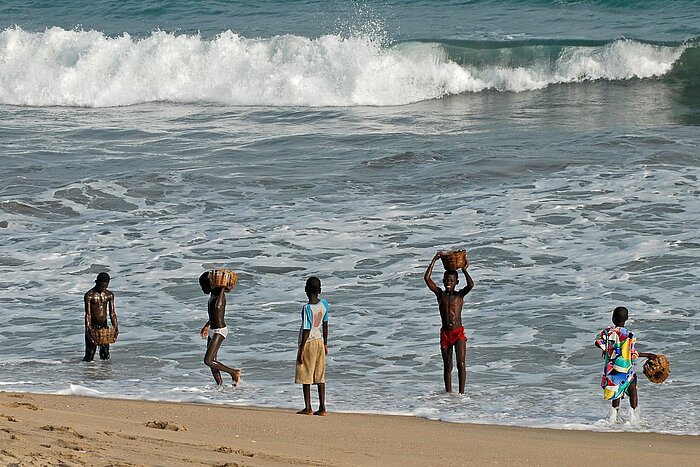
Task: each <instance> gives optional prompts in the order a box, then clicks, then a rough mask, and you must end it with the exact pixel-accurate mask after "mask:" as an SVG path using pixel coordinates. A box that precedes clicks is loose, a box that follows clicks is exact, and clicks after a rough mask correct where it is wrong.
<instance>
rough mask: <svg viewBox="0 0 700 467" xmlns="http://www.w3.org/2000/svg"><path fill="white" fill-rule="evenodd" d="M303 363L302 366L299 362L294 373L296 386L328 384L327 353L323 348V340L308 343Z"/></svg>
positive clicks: (303, 354) (302, 358)
mask: <svg viewBox="0 0 700 467" xmlns="http://www.w3.org/2000/svg"><path fill="white" fill-rule="evenodd" d="M301 361H302V364H301V365H299V363H298V362H297V365H296V371H295V373H294V382H295V383H296V384H323V383H325V382H326V351H325V349H324V347H323V339H314V340H312V341H306V344H304V351H303V352H302V354H301Z"/></svg>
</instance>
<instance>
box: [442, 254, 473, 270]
mask: <svg viewBox="0 0 700 467" xmlns="http://www.w3.org/2000/svg"><path fill="white" fill-rule="evenodd" d="M440 259H441V260H442V265H443V266H444V267H445V271H449V270H451V269H453V270H457V269H462V268H466V267H467V266H469V259H467V250H457V251H448V252H446V253H444V254H443V255H441V256H440Z"/></svg>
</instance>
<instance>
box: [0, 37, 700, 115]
mask: <svg viewBox="0 0 700 467" xmlns="http://www.w3.org/2000/svg"><path fill="white" fill-rule="evenodd" d="M689 50H690V51H692V52H689ZM691 53H692V54H694V55H693V56H697V43H696V42H694V41H688V42H685V43H678V44H654V43H645V42H642V41H638V40H630V39H617V40H612V41H606V42H592V41H579V42H576V41H568V42H567V41H560V42H552V41H540V42H538V41H529V42H526V43H523V42H515V41H514V42H512V43H511V42H509V41H503V42H478V41H476V42H475V41H471V42H466V41H465V42H455V41H439V40H438V41H409V42H402V43H397V44H392V45H389V46H386V45H383V41H381V40H374V39H373V38H372V37H370V36H355V37H341V36H338V35H326V36H322V37H318V38H315V39H311V38H306V37H300V36H293V35H282V36H275V37H271V38H269V39H248V38H245V37H242V36H240V35H238V34H236V33H234V32H232V31H225V32H222V33H220V34H219V35H218V36H216V37H215V38H213V39H203V38H202V37H201V36H199V35H187V34H179V35H178V34H173V33H169V32H164V31H155V32H153V33H151V34H150V35H149V36H147V37H143V38H134V37H131V36H130V35H129V34H127V33H124V34H122V35H120V36H117V37H110V36H107V35H105V34H103V33H102V32H99V31H82V30H65V29H62V28H59V27H53V28H50V29H47V30H46V31H44V32H41V33H33V32H26V31H24V30H23V29H21V28H19V27H14V28H8V29H5V30H4V31H2V32H1V33H0V104H8V105H20V106H81V107H109V106H125V105H133V104H140V103H146V102H158V101H165V102H175V103H202V102H203V103H213V104H222V105H242V106H302V107H306V106H309V107H317V106H392V105H404V104H410V103H413V102H419V101H423V100H430V99H438V98H441V97H445V96H449V95H455V94H463V93H474V92H481V91H486V90H496V91H502V92H523V91H532V90H537V89H542V88H545V87H548V86H552V85H556V84H563V83H580V82H585V81H595V80H611V81H616V80H628V79H634V78H640V79H645V78H655V77H662V76H665V75H667V74H669V73H670V72H671V71H672V70H673V69H674V66H676V65H677V64H679V63H683V60H682V57H683V56H684V55H685V54H691ZM696 61H697V60H694V61H693V63H694V62H696ZM691 66H693V65H691ZM694 66H696V67H697V64H695V65H694Z"/></svg>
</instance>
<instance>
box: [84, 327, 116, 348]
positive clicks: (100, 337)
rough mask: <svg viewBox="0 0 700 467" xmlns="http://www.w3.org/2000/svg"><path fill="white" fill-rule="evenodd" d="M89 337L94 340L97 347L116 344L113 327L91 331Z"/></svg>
mask: <svg viewBox="0 0 700 467" xmlns="http://www.w3.org/2000/svg"><path fill="white" fill-rule="evenodd" d="M90 337H92V340H94V341H95V344H97V345H107V344H114V343H115V342H117V336H116V333H115V332H114V328H113V327H111V328H100V329H91V330H90Z"/></svg>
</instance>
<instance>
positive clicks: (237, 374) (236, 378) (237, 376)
mask: <svg viewBox="0 0 700 467" xmlns="http://www.w3.org/2000/svg"><path fill="white" fill-rule="evenodd" d="M231 379H232V380H233V385H234V386H238V385H239V384H241V369H240V368H234V369H233V373H231Z"/></svg>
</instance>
